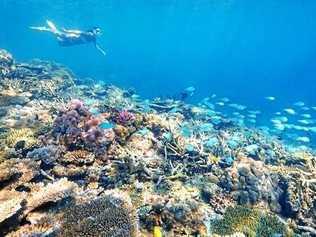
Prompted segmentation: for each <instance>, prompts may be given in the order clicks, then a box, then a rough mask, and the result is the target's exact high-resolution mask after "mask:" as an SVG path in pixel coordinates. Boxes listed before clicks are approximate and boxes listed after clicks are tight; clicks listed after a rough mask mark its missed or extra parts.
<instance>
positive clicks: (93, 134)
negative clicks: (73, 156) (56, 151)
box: [51, 100, 112, 153]
mask: <svg viewBox="0 0 316 237" xmlns="http://www.w3.org/2000/svg"><path fill="white" fill-rule="evenodd" d="M100 123H101V121H100V119H99V118H95V117H93V116H92V114H91V113H90V112H89V111H88V109H87V108H86V107H85V106H84V104H83V103H82V101H80V100H73V101H71V103H70V104H69V106H68V107H67V108H65V109H63V110H61V111H60V113H59V115H58V117H57V118H56V119H55V121H54V125H53V130H52V133H51V134H52V135H53V138H54V141H55V142H57V143H58V144H62V145H64V146H66V148H67V149H68V150H74V149H77V148H85V149H88V150H90V151H92V152H95V153H100V152H101V151H102V153H104V149H105V148H106V147H107V145H108V144H109V142H111V141H112V140H109V139H108V137H107V136H105V131H104V130H103V129H101V128H100V127H99V124H100Z"/></svg>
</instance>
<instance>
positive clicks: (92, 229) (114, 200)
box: [60, 192, 138, 237]
mask: <svg viewBox="0 0 316 237" xmlns="http://www.w3.org/2000/svg"><path fill="white" fill-rule="evenodd" d="M60 236H108V237H110V236H121V237H127V236H130V237H135V236H138V224H137V218H136V213H135V210H134V209H133V207H132V205H131V202H130V200H129V199H128V198H127V197H126V195H124V194H121V193H119V194H116V193H114V192H111V193H107V194H105V195H104V196H101V197H99V198H97V199H94V200H91V201H90V202H86V203H82V204H77V205H75V206H71V207H69V209H67V210H66V211H65V212H64V213H63V216H62V218H61V231H60Z"/></svg>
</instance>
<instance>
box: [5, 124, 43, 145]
mask: <svg viewBox="0 0 316 237" xmlns="http://www.w3.org/2000/svg"><path fill="white" fill-rule="evenodd" d="M19 141H25V146H26V147H30V146H32V145H35V144H36V143H37V141H36V139H35V136H34V132H33V131H32V129H30V128H21V129H11V130H10V131H9V132H8V134H7V136H6V145H7V146H9V147H14V146H15V145H16V143H17V142H19Z"/></svg>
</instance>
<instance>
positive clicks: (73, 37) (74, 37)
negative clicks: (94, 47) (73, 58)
mask: <svg viewBox="0 0 316 237" xmlns="http://www.w3.org/2000/svg"><path fill="white" fill-rule="evenodd" d="M57 39H58V44H59V45H60V46H64V47H67V46H73V45H78V44H86V43H94V44H96V35H95V34H93V33H92V32H89V31H86V32H80V33H78V34H68V33H61V34H59V35H58V38H57Z"/></svg>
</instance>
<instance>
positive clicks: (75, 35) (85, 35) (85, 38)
mask: <svg viewBox="0 0 316 237" xmlns="http://www.w3.org/2000/svg"><path fill="white" fill-rule="evenodd" d="M46 23H47V25H48V27H46V26H39V27H33V26H32V27H30V28H31V29H33V30H38V31H47V32H51V33H53V34H54V35H55V36H56V37H57V41H58V44H59V45H60V46H64V47H68V46H73V45H78V44H87V43H93V44H94V46H95V47H96V48H97V50H99V51H100V52H101V53H102V54H103V55H106V52H105V51H104V50H103V49H102V48H101V47H100V45H98V43H97V36H98V35H100V34H101V29H100V28H98V27H94V28H92V29H91V30H88V31H80V30H67V29H64V28H63V29H61V30H59V29H57V27H56V26H55V25H54V23H53V22H51V21H49V20H47V21H46Z"/></svg>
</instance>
